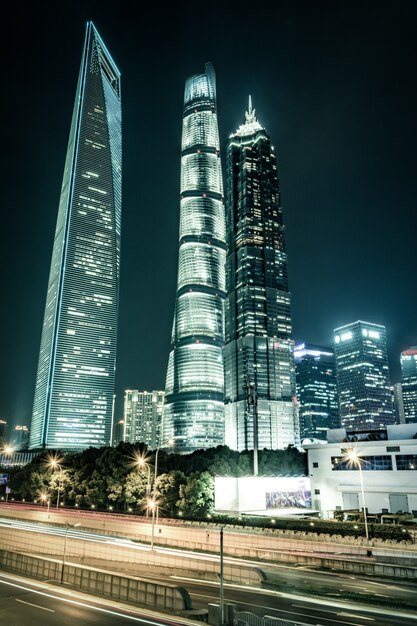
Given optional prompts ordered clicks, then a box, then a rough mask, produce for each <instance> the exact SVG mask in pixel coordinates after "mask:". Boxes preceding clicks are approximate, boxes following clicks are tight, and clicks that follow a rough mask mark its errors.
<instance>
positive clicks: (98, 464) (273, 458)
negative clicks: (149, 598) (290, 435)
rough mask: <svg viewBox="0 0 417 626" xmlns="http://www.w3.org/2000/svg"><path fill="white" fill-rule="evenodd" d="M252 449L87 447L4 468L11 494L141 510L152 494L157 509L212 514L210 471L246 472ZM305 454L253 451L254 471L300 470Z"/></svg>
mask: <svg viewBox="0 0 417 626" xmlns="http://www.w3.org/2000/svg"><path fill="white" fill-rule="evenodd" d="M252 463H253V453H252V452H251V451H245V452H236V451H233V450H230V449H229V448H228V447H227V446H219V447H217V448H212V449H208V450H204V451H202V450H198V451H196V452H194V453H192V454H188V455H176V454H168V453H167V452H165V451H164V450H162V449H161V450H159V452H158V475H157V477H156V480H155V452H151V451H148V450H147V449H146V446H144V445H143V444H130V443H123V442H122V443H120V444H119V445H118V446H116V447H103V448H88V449H87V450H84V451H82V452H78V453H71V454H65V455H62V454H61V453H60V452H59V451H55V452H54V451H48V452H45V453H43V454H40V455H39V456H37V457H36V458H34V459H33V460H32V461H31V463H29V464H28V465H25V466H24V467H21V468H16V469H14V470H12V471H10V470H8V471H9V473H10V487H11V489H12V493H13V496H14V498H15V499H25V500H32V501H33V500H37V501H39V500H43V501H45V502H47V501H49V503H50V506H53V505H54V504H58V503H63V504H67V505H73V506H74V505H75V506H80V507H94V508H97V509H99V508H101V509H109V508H112V509H113V510H115V511H126V510H129V509H130V510H132V511H133V512H135V513H139V514H144V513H145V512H146V508H147V507H148V506H149V505H150V497H151V496H152V498H153V500H155V501H156V502H157V504H158V507H159V512H160V514H161V515H166V516H170V517H176V516H181V515H182V516H183V517H187V518H202V517H207V515H212V514H213V509H214V476H216V475H222V476H225V475H227V476H245V475H251V474H252V473H253V472H252ZM306 471H307V467H306V455H305V453H303V452H300V451H299V450H298V449H297V448H295V447H292V446H290V447H288V448H287V449H286V450H263V451H259V474H260V475H269V476H271V475H275V476H277V475H302V474H305V473H306Z"/></svg>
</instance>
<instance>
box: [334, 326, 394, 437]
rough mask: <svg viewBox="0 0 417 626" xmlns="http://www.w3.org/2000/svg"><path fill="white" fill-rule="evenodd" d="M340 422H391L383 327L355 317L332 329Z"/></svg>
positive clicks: (354, 426) (358, 426)
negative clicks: (348, 322) (353, 319)
mask: <svg viewBox="0 0 417 626" xmlns="http://www.w3.org/2000/svg"><path fill="white" fill-rule="evenodd" d="M334 342H335V355H336V375H337V388H338V397H339V414H340V423H341V426H342V427H343V428H346V430H355V431H358V430H369V429H370V428H372V429H378V428H385V427H386V426H387V425H388V424H394V421H395V419H394V413H393V410H392V401H391V392H390V379H389V369H388V357H387V346H386V333H385V327H384V326H381V325H379V324H372V323H370V322H362V321H357V322H353V323H352V324H347V325H346V326H342V327H340V328H336V329H335V331H334Z"/></svg>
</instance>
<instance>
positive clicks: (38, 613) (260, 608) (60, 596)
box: [0, 573, 417, 626]
mask: <svg viewBox="0 0 417 626" xmlns="http://www.w3.org/2000/svg"><path fill="white" fill-rule="evenodd" d="M182 582H186V581H182ZM187 587H188V589H189V591H190V593H191V595H192V596H193V597H194V598H195V599H197V598H200V599H203V600H204V603H206V604H207V603H208V602H214V603H218V587H216V586H213V587H212V589H211V590H210V589H209V588H208V586H207V584H202V585H199V584H196V583H191V582H189V581H188V582H187ZM244 593H245V597H246V600H245V601H244V602H242V590H241V589H234V588H232V587H231V586H227V588H226V593H225V602H232V603H237V604H239V610H240V611H251V612H252V613H256V614H258V615H271V616H273V617H276V618H281V619H283V618H286V619H291V620H294V621H295V620H296V621H298V622H302V623H303V624H306V625H311V626H366V625H368V626H393V624H394V623H395V625H396V626H416V624H417V616H416V615H415V614H409V615H405V614H404V615H401V614H398V613H396V612H392V611H391V612H386V611H381V610H379V611H378V609H376V610H371V611H366V610H363V609H359V608H358V607H355V606H353V605H352V606H346V607H344V608H341V607H340V606H332V605H331V604H329V603H321V602H319V601H318V602H316V603H312V602H311V601H308V600H307V601H304V600H302V599H297V600H295V599H293V598H286V597H282V596H278V595H277V594H275V593H272V592H265V591H260V590H259V589H253V590H250V589H246V590H245V592H244ZM0 623H2V624H7V626H32V625H33V624H34V623H36V624H38V623H42V626H58V625H59V626H74V623H76V624H77V626H88V625H90V624H91V625H94V626H127V625H128V624H132V623H133V624H134V623H137V624H142V625H143V626H176V625H179V624H180V625H181V626H184V625H185V624H188V625H189V624H190V621H189V620H185V619H181V618H177V617H175V616H167V615H164V616H161V617H160V618H159V617H158V616H157V615H155V616H150V615H149V614H148V613H147V612H144V611H142V610H140V609H135V608H133V607H130V608H128V607H126V606H124V605H116V603H114V602H106V601H104V600H96V599H94V598H91V597H90V596H86V595H85V594H80V593H78V592H75V591H73V590H71V591H70V590H68V589H64V590H61V589H60V588H57V587H55V586H54V585H50V584H47V583H41V582H34V581H29V580H27V579H23V578H21V577H17V576H14V575H9V574H5V573H3V574H0ZM195 623H196V624H197V623H201V622H195Z"/></svg>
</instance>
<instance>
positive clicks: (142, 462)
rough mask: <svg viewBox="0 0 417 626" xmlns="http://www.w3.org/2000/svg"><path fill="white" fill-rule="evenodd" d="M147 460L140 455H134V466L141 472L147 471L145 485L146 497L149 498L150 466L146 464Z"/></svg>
mask: <svg viewBox="0 0 417 626" xmlns="http://www.w3.org/2000/svg"><path fill="white" fill-rule="evenodd" d="M148 458H149V457H146V456H142V455H141V454H139V453H138V454H136V455H135V461H134V465H136V466H137V467H139V468H140V469H141V470H145V469H148V483H147V485H146V495H147V496H149V494H150V493H151V466H150V465H149V463H148Z"/></svg>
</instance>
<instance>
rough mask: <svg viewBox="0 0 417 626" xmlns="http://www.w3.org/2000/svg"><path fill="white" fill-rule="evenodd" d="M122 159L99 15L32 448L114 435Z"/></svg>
mask: <svg viewBox="0 0 417 626" xmlns="http://www.w3.org/2000/svg"><path fill="white" fill-rule="evenodd" d="M121 158H122V144H121V96H120V73H119V71H118V69H117V67H116V65H115V64H114V62H113V60H112V58H111V56H110V54H109V52H108V51H107V48H106V47H105V45H104V43H103V41H102V39H101V38H100V36H99V34H98V33H97V31H96V29H95V27H94V26H93V24H92V23H91V22H89V23H88V24H87V31H86V38H85V46H84V51H83V57H82V62H81V69H80V75H79V80H78V86H77V92H76V98H75V105H74V112H73V118H72V124H71V130H70V137H69V143H68V149H67V156H66V162H65V169H64V176H63V182H62V189H61V199H60V204H59V210H58V219H57V225H56V231H55V240H54V246H53V252H52V261H51V269H50V275H49V284H48V291H47V297H46V307H45V316H44V323H43V329H42V338H41V346H40V354H39V362H38V371H37V378H36V387H35V397H34V405H33V414H32V424H31V429H30V448H31V449H36V448H41V447H43V448H58V449H61V450H81V449H84V448H87V447H89V446H103V445H109V443H110V436H111V420H112V404H113V394H114V377H115V363H116V337H117V314H118V300H119V295H118V294H119V262H120V222H121V182H122V181H121Z"/></svg>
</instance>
